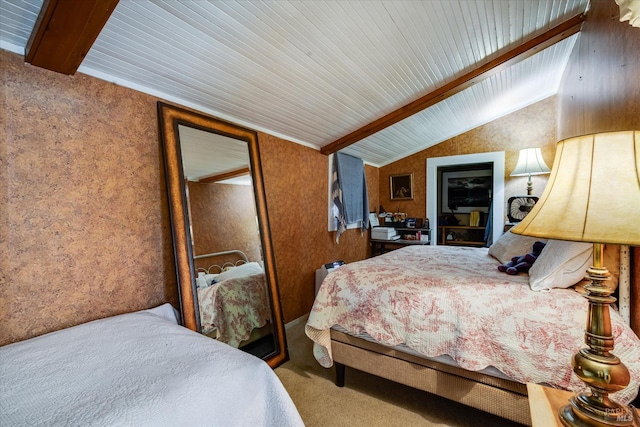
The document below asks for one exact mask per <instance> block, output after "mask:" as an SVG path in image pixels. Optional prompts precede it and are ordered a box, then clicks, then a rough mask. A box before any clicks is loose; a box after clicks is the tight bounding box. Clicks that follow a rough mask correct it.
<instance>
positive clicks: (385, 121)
mask: <svg viewBox="0 0 640 427" xmlns="http://www.w3.org/2000/svg"><path fill="white" fill-rule="evenodd" d="M584 19H585V16H584V14H580V15H577V16H574V17H573V18H571V19H569V20H567V21H565V22H563V23H561V24H559V25H557V26H555V27H553V28H552V29H550V30H549V31H546V32H545V33H544V34H541V35H539V36H537V37H535V38H533V39H531V40H529V41H528V42H526V43H523V44H521V45H520V46H518V47H516V48H514V49H511V50H510V51H508V52H506V53H505V54H503V55H500V56H499V57H497V58H495V59H493V60H491V61H489V62H487V63H486V64H484V65H481V66H479V67H477V68H475V69H473V70H471V71H469V72H468V73H466V74H464V75H463V76H461V77H459V78H457V79H455V80H453V81H451V82H450V83H447V84H446V85H444V86H442V87H440V88H438V89H436V90H434V91H433V92H430V93H428V94H426V95H424V96H422V97H420V98H418V99H417V100H415V101H413V102H411V103H409V104H407V105H405V106H404V107H400V108H399V109H397V110H395V111H393V112H391V113H389V114H387V115H385V116H383V117H381V118H379V119H377V120H375V121H373V122H371V123H369V124H368V125H365V126H363V127H361V128H360V129H358V130H355V131H353V132H351V133H350V134H348V135H345V136H343V137H342V138H340V139H337V140H335V141H333V142H331V143H330V144H328V145H325V146H324V147H322V148H321V149H320V152H321V153H322V154H326V155H329V154H332V153H335V152H337V151H340V150H342V149H343V148H346V147H348V146H350V145H351V144H355V143H356V142H358V141H360V140H363V139H365V138H367V137H369V136H371V135H373V134H374V133H376V132H379V131H381V130H383V129H385V128H387V127H389V126H392V125H394V124H396V123H398V122H400V121H401V120H404V119H406V118H407V117H410V116H412V115H414V114H416V113H419V112H420V111H422V110H425V109H426V108H429V107H431V106H432V105H435V104H437V103H438V102H440V101H443V100H445V99H447V98H449V97H450V96H453V95H455V94H457V93H459V92H462V91H463V90H465V89H467V88H468V87H470V86H473V85H474V84H476V83H479V82H480V81H482V80H485V79H487V78H489V77H491V76H492V75H494V74H496V73H499V72H500V71H502V70H504V69H506V68H508V67H511V66H513V65H514V64H517V63H518V62H521V61H524V60H525V59H527V58H529V57H531V56H533V55H535V54H536V53H538V52H540V51H542V50H544V49H546V48H548V47H550V46H552V45H554V44H556V43H558V42H560V41H562V40H564V39H566V38H568V37H570V36H572V35H574V34H576V33H577V32H579V31H580V28H581V26H582V23H583V22H584Z"/></svg>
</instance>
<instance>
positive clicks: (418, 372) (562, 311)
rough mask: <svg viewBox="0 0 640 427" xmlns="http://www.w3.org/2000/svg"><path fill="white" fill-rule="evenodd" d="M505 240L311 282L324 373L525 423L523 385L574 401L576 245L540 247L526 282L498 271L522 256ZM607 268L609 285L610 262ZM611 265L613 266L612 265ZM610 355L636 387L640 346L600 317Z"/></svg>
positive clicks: (628, 393)
mask: <svg viewBox="0 0 640 427" xmlns="http://www.w3.org/2000/svg"><path fill="white" fill-rule="evenodd" d="M532 243H534V241H533V240H532V238H531V237H526V236H517V235H514V234H511V233H506V234H505V236H503V238H501V239H499V240H498V242H496V244H495V245H494V246H492V247H491V248H471V247H454V246H410V247H405V248H402V249H398V250H395V251H393V252H389V253H387V254H384V255H380V256H377V257H374V258H370V259H367V260H363V261H359V262H355V263H352V264H347V265H344V266H342V267H341V268H339V269H337V270H335V271H334V272H332V273H331V274H329V275H328V276H327V277H326V278H325V280H324V281H323V283H322V285H321V287H320V289H319V292H318V295H317V297H316V300H315V303H314V305H313V308H312V311H311V313H310V316H309V319H308V321H307V324H306V327H305V332H306V334H307V336H308V337H309V338H311V339H312V340H313V342H314V356H315V358H316V359H317V361H318V363H320V364H321V365H322V366H324V367H330V366H332V365H333V364H335V365H336V372H337V383H338V385H343V384H344V366H349V367H352V368H355V369H358V370H362V371H365V372H369V373H372V374H375V375H378V376H382V377H384V378H387V379H391V380H393V381H396V382H400V383H403V384H406V385H409V386H412V387H415V388H418V389H421V390H425V391H428V392H431V393H435V394H438V395H441V396H444V397H446V398H449V399H452V400H456V401H459V402H461V403H463V404H466V405H469V406H472V407H476V408H478V409H481V410H483V411H486V412H490V413H493V414H496V415H499V416H501V417H504V418H507V419H511V420H513V421H517V422H520V423H522V424H530V422H531V421H530V415H529V409H528V401H527V392H526V383H539V384H545V385H549V386H552V387H556V388H561V389H566V390H572V391H581V390H583V389H584V385H583V383H582V382H581V381H580V380H579V379H578V378H577V377H576V376H575V375H574V374H573V372H572V368H571V359H572V356H573V354H574V353H575V352H576V351H577V350H578V349H580V348H583V347H585V344H584V327H585V324H586V316H587V305H588V301H587V300H586V299H585V298H584V297H583V296H582V295H581V287H580V285H581V284H582V282H581V279H582V278H583V276H584V271H585V270H586V268H587V267H588V265H589V264H590V263H591V251H590V249H591V247H590V245H587V244H582V243H577V244H576V243H573V242H559V241H548V242H547V241H544V243H545V244H546V246H545V248H544V249H543V251H542V253H541V254H540V256H539V258H538V259H537V260H536V262H535V263H534V265H533V266H532V267H531V270H530V271H529V274H518V275H508V274H505V273H503V272H501V271H499V270H498V268H497V267H498V265H501V264H504V263H505V262H507V261H508V260H509V259H510V258H511V257H513V256H515V255H518V254H524V253H526V252H527V251H529V250H531V246H532ZM616 250H618V253H619V248H610V250H609V251H608V252H605V253H608V254H609V256H608V259H607V260H605V261H609V262H613V263H614V264H616V265H614V266H612V265H611V264H609V265H608V267H609V268H610V270H612V273H614V274H613V275H614V276H615V279H614V281H613V282H614V283H613V284H612V286H615V285H616V284H617V274H618V265H619V256H618V258H617V259H616V257H615V255H616ZM612 260H613V261H612ZM611 319H612V329H613V335H614V338H615V350H614V351H613V353H614V354H615V355H617V356H618V357H619V358H620V359H621V360H622V362H623V363H624V364H625V365H626V366H627V368H628V369H629V371H630V373H631V383H630V384H629V386H628V387H627V388H626V389H625V390H623V391H621V392H618V393H616V394H613V395H612V396H611V397H612V398H613V399H614V400H617V401H619V402H621V403H625V404H626V403H629V402H631V401H632V400H633V399H634V398H635V397H636V396H637V394H638V387H639V384H640V339H638V336H637V335H636V334H635V333H634V331H633V330H632V329H631V328H630V327H629V326H628V325H626V324H625V322H624V321H623V319H622V318H621V317H620V316H619V315H618V313H617V312H616V310H615V309H614V308H611Z"/></svg>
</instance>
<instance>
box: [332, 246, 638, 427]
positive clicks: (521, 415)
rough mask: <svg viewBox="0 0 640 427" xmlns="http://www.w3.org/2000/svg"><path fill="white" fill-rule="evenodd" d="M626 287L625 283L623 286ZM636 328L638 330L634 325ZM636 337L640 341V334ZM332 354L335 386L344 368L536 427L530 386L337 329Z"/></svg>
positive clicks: (634, 279)
mask: <svg viewBox="0 0 640 427" xmlns="http://www.w3.org/2000/svg"><path fill="white" fill-rule="evenodd" d="M621 259H622V257H621ZM632 259H633V260H634V263H633V264H634V265H633V268H629V265H627V266H626V267H623V268H621V271H629V272H630V273H632V274H630V280H628V281H627V283H629V282H630V289H631V301H632V303H631V310H632V313H631V318H632V320H633V319H634V317H635V316H637V315H638V313H637V311H636V312H633V309H634V306H637V305H638V304H637V303H636V304H633V301H637V298H638V297H637V295H639V292H638V291H640V265H639V264H640V262H638V260H640V250H639V249H635V253H634V256H633V257H632ZM625 268H626V270H625ZM621 279H622V277H621ZM623 283H624V281H623V280H621V281H620V284H621V285H622V284H623ZM634 297H635V299H634ZM636 310H637V309H636ZM631 323H632V327H634V325H633V321H632V322H631ZM634 331H635V332H636V334H638V335H640V331H639V330H638V329H637V328H634ZM331 349H332V355H333V362H334V364H335V366H336V385H337V386H339V387H343V386H344V382H345V367H346V366H349V367H351V368H355V369H358V370H360V371H363V372H367V373H369V374H373V375H376V376H379V377H382V378H385V379H388V380H391V381H394V382H397V383H400V384H404V385H407V386H409V387H413V388H416V389H418V390H423V391H426V392H429V393H433V394H435V395H438V396H442V397H444V398H447V399H451V400H454V401H456V402H459V403H462V404H464V405H467V406H470V407H473V408H476V409H479V410H481V411H484V412H488V413H490V414H494V415H497V416H499V417H502V418H506V419H508V420H511V421H515V422H518V423H520V424H524V425H529V426H530V425H531V413H530V410H529V398H528V393H527V387H526V384H522V383H519V382H516V381H510V380H506V379H500V378H496V377H492V376H489V375H483V374H479V373H477V372H473V371H467V370H465V369H462V368H456V367H452V366H449V365H446V364H443V363H439V362H434V361H432V360H429V359H424V358H421V357H418V356H415V355H411V354H408V353H404V352H402V351H398V350H394V349H392V348H389V347H387V346H384V345H382V344H377V343H373V342H370V341H367V340H365V339H362V338H357V337H354V336H351V335H348V334H345V333H343V332H339V331H336V330H334V329H331Z"/></svg>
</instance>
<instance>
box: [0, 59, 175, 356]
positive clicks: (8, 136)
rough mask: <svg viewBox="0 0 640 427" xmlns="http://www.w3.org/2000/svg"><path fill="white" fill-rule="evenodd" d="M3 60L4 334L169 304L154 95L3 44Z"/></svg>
mask: <svg viewBox="0 0 640 427" xmlns="http://www.w3.org/2000/svg"><path fill="white" fill-rule="evenodd" d="M0 70H1V73H0V78H1V79H2V88H3V91H4V94H3V95H4V96H3V98H2V102H3V105H2V110H3V111H6V115H5V116H4V118H3V123H4V125H3V131H4V135H3V138H2V155H3V158H2V162H1V167H2V174H3V185H2V187H5V188H6V190H5V191H6V193H4V192H3V194H2V196H3V200H2V205H3V209H4V212H3V215H2V218H3V219H2V221H3V224H2V227H3V233H2V234H1V235H0V237H1V238H2V241H1V242H0V244H1V245H2V248H3V252H4V253H3V255H5V253H6V257H5V256H3V265H2V283H1V284H0V344H6V343H9V342H13V341H17V340H21V339H25V338H29V337H32V336H35V335H40V334H43V333H46V332H49V331H52V330H56V329H60V328H62V327H67V326H72V325H75V324H78V323H82V322H85V321H89V320H93V319H96V318H101V317H105V316H110V315H114V314H118V313H123V312H127V311H132V310H138V309H143V308H149V307H152V306H155V305H158V304H161V303H163V302H167V301H168V302H172V303H173V304H174V305H175V304H176V303H177V293H176V281H175V273H174V267H173V250H172V243H171V232H170V227H169V219H168V208H167V203H166V196H165V193H166V191H165V187H164V175H163V166H162V158H161V154H160V153H161V151H160V146H159V142H158V131H157V128H158V124H157V117H156V105H155V103H156V99H154V98H153V97H150V96H148V95H144V94H142V93H138V92H135V91H132V90H129V89H125V88H122V87H119V86H116V85H114V84H110V83H106V82H104V81H101V80H98V79H94V78H91V77H87V76H83V75H76V76H74V77H69V76H64V75H61V74H57V73H53V72H50V71H46V70H42V69H39V68H35V67H32V66H30V65H25V64H24V62H23V58H22V57H21V56H19V55H15V54H13V53H10V52H7V51H3V50H0ZM176 306H177V305H176Z"/></svg>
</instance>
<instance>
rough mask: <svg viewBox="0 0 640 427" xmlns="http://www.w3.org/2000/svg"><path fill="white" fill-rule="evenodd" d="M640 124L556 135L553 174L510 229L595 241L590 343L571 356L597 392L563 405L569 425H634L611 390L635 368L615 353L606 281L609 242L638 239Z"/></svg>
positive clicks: (636, 242) (577, 371) (624, 382)
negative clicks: (624, 128) (626, 128)
mask: <svg viewBox="0 0 640 427" xmlns="http://www.w3.org/2000/svg"><path fill="white" fill-rule="evenodd" d="M639 213H640V131H626V132H610V133H598V134H593V135H584V136H579V137H575V138H570V139H566V140H564V141H561V142H559V143H558V146H557V150H556V156H555V159H554V163H553V168H552V172H551V176H550V177H549V181H548V183H547V186H546V188H545V190H544V192H543V194H542V196H541V197H540V200H539V201H538V203H536V205H535V206H534V207H533V209H532V210H531V212H530V213H529V214H528V215H527V216H526V217H525V218H524V219H523V220H522V222H520V224H518V225H517V226H516V227H514V228H512V229H511V232H513V233H516V234H524V235H529V236H535V237H540V238H546V239H557V240H570V241H576V242H589V243H593V266H592V267H591V268H589V269H587V271H586V276H587V278H588V279H590V280H591V283H590V284H589V285H587V286H586V289H587V291H588V292H587V294H586V296H585V297H586V298H587V299H588V300H589V308H588V315H587V325H586V330H585V344H586V345H587V348H583V349H581V350H579V351H578V352H577V353H576V354H575V355H574V357H573V360H572V366H573V371H574V373H575V374H576V375H577V376H578V377H579V378H580V379H581V380H582V381H583V382H584V383H586V385H587V386H588V387H589V388H590V390H591V392H590V393H589V392H585V393H579V394H577V395H575V396H573V397H572V398H571V399H570V400H569V404H568V405H566V406H564V407H562V408H561V409H560V411H559V416H560V419H561V421H562V423H563V424H564V425H566V426H607V425H615V426H626V425H632V422H633V415H632V412H631V409H630V408H628V407H626V406H624V405H620V404H618V403H616V402H613V401H612V400H610V399H609V394H611V393H614V392H616V391H620V390H623V389H624V388H625V387H626V386H627V385H628V384H629V381H630V376H629V371H628V369H627V368H626V366H624V364H623V363H622V362H621V361H620V359H618V357H616V356H615V355H613V354H612V353H611V351H612V350H613V348H614V339H613V335H612V330H611V318H610V313H609V305H610V304H611V303H612V302H614V301H615V300H616V299H615V298H614V297H612V296H611V294H612V293H613V292H614V289H611V288H610V287H607V286H606V283H607V281H608V280H609V276H610V273H609V271H608V270H607V268H606V267H605V266H604V265H603V254H604V244H607V243H610V244H620V245H636V246H637V245H640V224H638V218H639Z"/></svg>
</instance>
